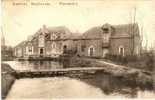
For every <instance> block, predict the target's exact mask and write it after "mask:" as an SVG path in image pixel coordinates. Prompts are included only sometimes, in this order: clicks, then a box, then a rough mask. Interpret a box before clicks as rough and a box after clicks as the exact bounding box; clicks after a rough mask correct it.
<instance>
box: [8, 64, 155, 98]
mask: <svg viewBox="0 0 155 100" xmlns="http://www.w3.org/2000/svg"><path fill="white" fill-rule="evenodd" d="M5 63H8V64H9V65H11V66H12V68H14V69H15V70H51V69H55V68H63V64H62V63H59V62H53V61H31V62H30V61H8V62H5ZM133 84H134V83H133ZM37 98H39V99H50V98H155V94H154V93H153V91H148V90H143V91H142V90H140V89H139V88H138V87H136V86H134V85H132V84H128V82H126V81H125V80H122V79H119V78H115V77H113V76H111V75H108V74H107V75H105V74H101V73H98V74H95V75H94V76H93V77H91V78H87V79H77V78H69V77H46V78H23V79H17V80H16V81H15V83H14V84H13V86H12V88H11V89H10V91H9V93H8V95H7V97H6V99H7V100H9V99H19V100H20V99H37Z"/></svg>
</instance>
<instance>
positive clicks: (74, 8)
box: [2, 0, 155, 46]
mask: <svg viewBox="0 0 155 100" xmlns="http://www.w3.org/2000/svg"><path fill="white" fill-rule="evenodd" d="M13 1H14V2H17V0H4V1H2V29H3V34H4V35H5V39H6V44H8V45H12V46H15V45H17V44H18V43H19V42H21V41H23V40H25V39H26V38H27V37H28V36H29V35H32V34H34V33H35V32H36V31H37V30H38V29H39V28H41V27H42V26H43V25H46V26H47V27H48V26H66V27H68V28H69V29H70V30H71V31H72V32H79V33H83V32H85V31H86V30H88V29H89V28H91V27H93V26H99V25H103V24H105V23H109V24H111V25H115V24H127V23H131V22H133V19H134V18H133V16H134V8H135V7H136V19H135V20H136V22H137V23H138V24H139V27H140V30H141V27H142V26H143V36H145V37H147V38H148V44H149V45H151V44H153V41H154V40H155V1H153V0H137V1H131V0H130V1H124V0H113V1H110V0H96V1H95V0H92V1H90V0H83V1H77V0H74V2H73V1H71V0H69V1H61V2H60V1H56V0H41V2H42V3H43V1H48V2H46V3H50V5H31V3H32V2H38V1H39V0H18V2H22V1H23V2H27V5H26V6H24V5H13ZM66 2H70V3H71V2H73V3H74V4H73V5H62V4H61V3H66ZM143 45H145V40H144V42H143Z"/></svg>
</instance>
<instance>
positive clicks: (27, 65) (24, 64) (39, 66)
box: [5, 61, 63, 71]
mask: <svg viewBox="0 0 155 100" xmlns="http://www.w3.org/2000/svg"><path fill="white" fill-rule="evenodd" d="M5 63H8V64H10V65H11V67H12V68H14V69H15V70H31V71H36V70H51V69H56V68H63V64H62V63H59V62H54V61H8V62H5Z"/></svg>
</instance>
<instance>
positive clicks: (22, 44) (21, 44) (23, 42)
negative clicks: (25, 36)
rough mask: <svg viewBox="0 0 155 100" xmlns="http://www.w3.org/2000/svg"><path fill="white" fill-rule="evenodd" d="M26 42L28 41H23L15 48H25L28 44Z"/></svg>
mask: <svg viewBox="0 0 155 100" xmlns="http://www.w3.org/2000/svg"><path fill="white" fill-rule="evenodd" d="M26 42H27V41H22V42H20V43H19V44H17V45H16V46H15V48H17V47H21V46H24V45H25V44H26Z"/></svg>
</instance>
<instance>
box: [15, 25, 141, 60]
mask: <svg viewBox="0 0 155 100" xmlns="http://www.w3.org/2000/svg"><path fill="white" fill-rule="evenodd" d="M77 35H78V34H75V33H72V32H70V31H69V29H67V28H66V27H64V26H60V27H46V26H43V27H42V28H41V29H39V30H38V31H37V32H36V33H35V34H34V35H33V36H31V37H29V38H28V39H27V40H26V41H24V42H22V43H20V44H19V45H17V46H16V47H15V56H17V57H27V56H53V55H61V54H63V53H72V54H77V55H79V56H90V57H105V56H106V54H111V55H122V56H126V55H139V54H140V50H141V39H140V34H139V27H138V24H125V25H110V24H107V23H106V24H104V25H102V26H98V27H93V28H91V29H89V30H88V31H86V32H84V33H83V34H82V35H81V36H77Z"/></svg>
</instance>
